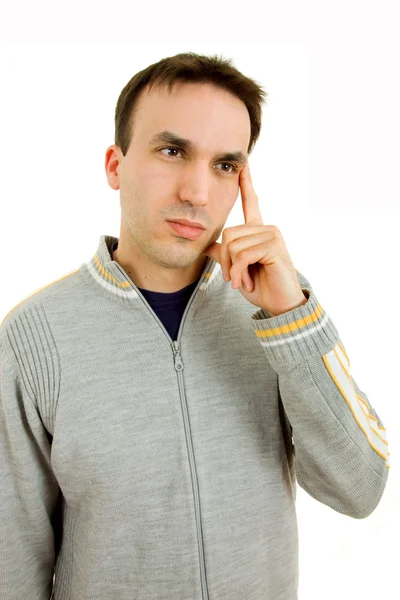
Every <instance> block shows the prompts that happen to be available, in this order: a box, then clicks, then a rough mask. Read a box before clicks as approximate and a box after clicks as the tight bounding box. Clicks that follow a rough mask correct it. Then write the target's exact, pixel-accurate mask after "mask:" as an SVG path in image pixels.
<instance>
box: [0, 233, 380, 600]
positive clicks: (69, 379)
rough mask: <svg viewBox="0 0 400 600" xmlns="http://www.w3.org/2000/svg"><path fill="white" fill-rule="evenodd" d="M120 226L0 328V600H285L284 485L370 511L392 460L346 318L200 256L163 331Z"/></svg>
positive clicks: (291, 564) (291, 542)
mask: <svg viewBox="0 0 400 600" xmlns="http://www.w3.org/2000/svg"><path fill="white" fill-rule="evenodd" d="M116 239H117V238H115V237H112V236H101V237H100V241H99V245H98V249H97V251H96V252H95V254H94V255H93V257H92V258H91V259H90V260H89V261H88V262H86V263H83V264H82V265H81V266H80V267H79V268H78V269H77V270H75V271H73V272H71V273H69V274H67V275H65V276H64V277H61V278H60V279H58V280H56V281H55V282H53V283H51V284H49V285H47V286H45V287H44V288H42V289H40V290H38V291H37V292H34V293H33V294H32V295H31V296H29V297H28V298H26V299H24V300H23V301H22V302H21V303H20V304H18V305H17V306H15V307H14V308H13V309H12V310H11V311H10V312H9V313H8V314H7V315H6V316H5V317H4V319H3V322H2V324H1V327H0V346H1V374H0V384H1V387H0V481H1V488H0V519H1V522H0V599H1V600H45V599H46V600H48V599H49V598H50V596H51V595H52V597H53V598H54V600H128V599H129V600H133V599H135V600H296V598H297V589H298V537H297V535H298V531H297V521H296V511H295V499H296V480H297V482H298V483H299V485H300V486H301V487H302V488H303V489H304V490H306V492H308V493H309V494H310V495H311V496H312V497H313V498H315V499H316V500H318V501H319V502H322V503H324V504H325V505H327V506H329V507H331V508H332V509H333V510H335V511H337V512H339V513H343V514H344V515H347V516H349V517H353V518H356V519H362V518H364V517H367V516H368V515H370V514H371V512H372V511H373V510H374V509H375V508H376V506H377V505H378V503H379V501H380V499H381V497H382V494H383V491H384V488H385V485H386V481H387V477H388V472H389V471H388V469H389V452H388V446H387V438H386V430H385V428H384V427H383V424H382V421H381V420H380V418H379V416H378V414H377V413H376V412H375V410H374V408H373V407H372V406H371V404H370V402H369V400H368V398H367V396H366V394H365V393H364V392H362V391H361V390H360V388H359V387H358V385H357V384H356V382H355V381H354V379H353V378H352V376H351V373H350V361H349V358H348V356H347V353H346V350H345V347H344V345H343V343H342V341H341V340H340V338H339V335H338V332H337V330H336V328H335V326H334V324H333V323H332V320H331V319H330V318H329V316H328V315H327V313H326V312H325V310H324V309H323V307H322V306H321V304H320V303H319V301H318V299H317V298H316V296H315V294H314V292H313V290H312V288H311V285H310V283H309V282H308V281H307V280H306V279H305V277H304V276H303V275H302V274H301V273H299V272H298V278H299V282H300V283H301V287H302V289H303V290H304V291H305V294H306V296H307V297H308V300H307V302H306V304H304V305H303V306H299V307H298V308H295V309H293V310H291V311H289V312H287V313H284V314H282V315H278V316H275V317H271V316H270V315H269V314H268V312H266V311H264V310H263V309H260V308H257V307H255V306H253V305H252V304H251V303H249V302H248V301H247V300H246V299H245V298H244V297H243V296H242V295H241V294H240V292H239V291H238V290H232V288H231V285H230V284H229V283H226V282H225V281H224V280H223V277H222V273H221V268H220V265H219V264H218V263H217V262H215V261H214V260H212V259H210V258H209V259H208V260H207V263H206V265H205V268H204V271H203V273H202V276H201V278H200V280H199V282H198V285H197V287H196V289H195V290H194V292H193V294H192V296H191V298H190V300H189V302H188V304H187V307H186V310H185V313H184V315H183V317H182V321H181V325H180V329H179V333H178V336H177V339H176V340H172V339H171V337H170V336H169V334H168V333H167V331H166V329H165V328H164V326H163V324H162V323H161V321H160V320H159V318H158V317H157V315H156V314H155V313H154V312H153V310H152V309H151V307H150V306H149V304H148V303H147V302H146V300H145V299H144V297H143V295H142V294H141V293H140V292H139V290H138V288H137V287H136V286H135V285H134V284H133V282H132V281H131V280H130V278H129V277H128V275H127V274H126V272H125V271H124V270H123V268H122V267H121V266H120V265H119V264H118V263H117V262H115V261H113V260H112V258H111V256H110V248H111V246H112V244H113V243H114V242H115V241H116ZM53 572H54V589H53V591H52V588H53Z"/></svg>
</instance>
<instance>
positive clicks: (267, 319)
mask: <svg viewBox="0 0 400 600" xmlns="http://www.w3.org/2000/svg"><path fill="white" fill-rule="evenodd" d="M302 289H303V292H305V293H306V296H307V295H308V300H307V302H306V303H305V304H303V305H301V306H298V307H297V308H294V309H293V310H289V311H288V312H286V313H283V314H282V315H277V316H275V317H273V316H270V315H269V313H268V311H266V310H264V309H260V310H259V311H257V312H256V313H254V314H253V315H252V317H251V320H252V321H251V322H252V323H253V326H254V331H255V334H256V336H257V338H258V340H259V341H260V344H261V345H262V346H263V347H264V349H265V352H266V355H267V358H268V360H269V362H270V364H271V366H272V367H273V369H274V370H276V371H277V372H279V371H290V370H291V369H292V368H293V367H294V366H295V365H296V364H297V363H299V362H302V361H310V360H312V359H313V358H316V357H320V356H323V355H325V354H327V353H328V352H329V351H330V350H332V348H334V347H335V346H336V344H337V343H338V341H339V334H338V332H337V330H336V327H335V325H334V324H333V322H332V321H331V319H330V318H329V316H328V315H327V313H326V312H325V310H324V309H323V307H322V306H321V304H320V303H319V302H318V300H317V298H316V297H315V294H314V292H313V291H312V290H311V289H309V288H302Z"/></svg>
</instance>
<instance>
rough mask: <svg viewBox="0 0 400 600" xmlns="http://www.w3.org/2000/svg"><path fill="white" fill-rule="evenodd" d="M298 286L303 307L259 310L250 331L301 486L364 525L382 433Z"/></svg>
mask: <svg viewBox="0 0 400 600" xmlns="http://www.w3.org/2000/svg"><path fill="white" fill-rule="evenodd" d="M298 278H299V282H300V284H301V287H302V289H303V291H304V293H305V294H306V296H308V299H307V302H306V303H305V304H304V305H302V306H299V307H296V308H294V309H293V310H290V311H288V312H286V313H283V314H281V315H276V316H273V317H269V316H268V312H267V311H264V310H263V309H260V310H259V311H258V312H257V313H255V314H254V315H253V317H252V322H253V325H254V330H255V333H256V335H257V338H258V339H259V341H260V343H261V344H262V346H263V348H264V350H265V353H266V356H267V358H268V360H269V362H270V364H271V366H272V367H273V368H274V370H275V371H276V372H277V374H278V385H279V393H280V396H281V400H282V404H283V406H284V410H285V413H286V415H287V418H288V420H289V422H290V425H291V428H292V434H293V440H294V453H295V466H296V476H297V480H298V482H299V484H300V486H301V487H302V488H303V489H304V490H305V491H306V492H308V493H309V494H310V495H311V496H312V497H313V498H315V499H316V500H318V501H319V502H322V503H323V504H326V505H327V506H329V507H331V508H333V509H334V510H336V511H337V512H340V513H343V514H346V515H348V516H351V517H354V518H357V519H361V518H365V517H367V516H368V515H370V514H371V513H372V511H373V510H374V509H375V508H376V506H377V505H378V503H379V501H380V499H381V497H382V494H383V491H384V489H385V485H386V481H387V477H388V472H389V470H388V469H389V466H390V465H389V458H388V457H389V452H388V445H387V437H386V430H385V428H384V427H383V424H382V421H381V420H380V418H379V416H378V414H377V413H376V412H375V410H374V409H373V407H372V406H371V404H370V402H369V400H368V398H367V396H366V395H365V394H364V392H362V391H361V390H360V388H359V387H358V385H357V383H356V382H355V381H354V379H353V378H352V376H351V374H350V362H349V359H348V357H347V353H346V350H345V347H344V345H343V343H342V341H341V339H340V337H339V335H338V332H337V330H336V328H335V326H334V324H333V323H332V321H331V319H330V318H329V316H328V315H327V314H326V312H325V311H324V309H323V307H322V306H321V305H320V304H319V302H318V300H317V298H316V297H315V294H314V292H313V290H312V288H311V285H310V283H309V282H308V281H307V280H306V279H305V277H304V276H303V275H301V274H300V273H299V272H298Z"/></svg>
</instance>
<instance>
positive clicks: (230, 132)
mask: <svg viewBox="0 0 400 600" xmlns="http://www.w3.org/2000/svg"><path fill="white" fill-rule="evenodd" d="M164 130H169V131H174V132H179V134H180V136H181V137H185V138H187V139H191V140H192V142H193V145H194V147H199V148H200V147H201V146H202V145H204V144H205V145H207V146H212V147H213V148H214V149H215V147H216V145H217V146H220V145H221V144H223V146H224V147H228V149H230V147H232V144H233V145H234V146H235V147H238V144H239V145H240V148H241V149H242V150H246V151H247V147H248V144H249V141H250V134H251V123H250V116H249V113H248V110H247V107H246V105H245V104H244V102H242V101H241V100H240V99H239V98H237V97H236V96H233V95H232V94H230V93H229V92H227V91H226V90H221V89H218V88H217V87H216V86H214V85H212V84H209V83H205V84H204V83H186V82H177V83H176V84H174V86H173V88H172V89H171V91H170V92H169V90H168V88H167V87H164V86H163V87H160V86H157V87H153V88H152V89H151V90H150V89H149V88H145V89H144V90H142V93H141V95H140V97H139V99H138V103H137V105H136V110H135V127H134V135H135V136H136V133H137V135H138V137H139V138H140V139H141V141H145V142H148V141H149V140H150V139H151V138H152V137H153V136H154V135H155V134H157V133H158V132H160V131H164ZM237 149H238V148H237Z"/></svg>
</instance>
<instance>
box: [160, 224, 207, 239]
mask: <svg viewBox="0 0 400 600" xmlns="http://www.w3.org/2000/svg"><path fill="white" fill-rule="evenodd" d="M167 223H168V225H169V226H170V227H171V228H172V229H173V230H174V231H175V233H177V234H178V235H179V236H180V237H184V238H187V239H189V240H196V239H197V238H198V237H200V236H201V234H202V233H203V231H205V230H204V229H203V227H192V226H189V225H183V224H182V223H175V222H174V221H167Z"/></svg>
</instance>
